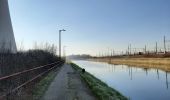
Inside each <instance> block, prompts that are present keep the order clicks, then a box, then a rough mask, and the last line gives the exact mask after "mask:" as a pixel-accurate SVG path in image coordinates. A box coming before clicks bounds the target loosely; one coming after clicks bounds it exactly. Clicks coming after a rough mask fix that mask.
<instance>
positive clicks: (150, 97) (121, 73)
mask: <svg viewBox="0 0 170 100" xmlns="http://www.w3.org/2000/svg"><path fill="white" fill-rule="evenodd" d="M73 62H74V63H75V64H77V65H79V66H80V67H81V68H84V69H86V71H87V72H89V73H91V74H92V75H93V76H95V77H97V78H98V79H100V80H102V81H103V82H105V83H107V84H108V86H110V87H112V88H114V89H116V90H118V91H119V92H121V93H122V94H123V95H124V96H126V97H128V98H130V100H170V89H169V85H170V73H169V72H165V71H163V70H159V69H152V68H151V69H146V68H142V67H138V66H134V67H133V66H127V65H114V64H109V63H105V62H94V61H87V60H86V61H83V60H77V61H76V60H74V61H73Z"/></svg>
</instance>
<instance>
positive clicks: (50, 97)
mask: <svg viewBox="0 0 170 100" xmlns="http://www.w3.org/2000/svg"><path fill="white" fill-rule="evenodd" d="M42 100H96V99H95V97H94V96H93V95H92V93H91V91H90V90H89V88H88V87H87V85H86V84H85V83H84V82H83V81H82V80H81V78H80V76H79V74H78V73H77V72H75V71H74V70H73V68H72V67H71V66H70V65H68V64H65V65H64V66H63V67H62V68H61V69H60V71H59V73H58V74H57V76H56V77H55V79H54V81H53V82H52V83H51V85H50V86H49V88H48V90H47V91H46V93H45V95H44V96H43V98H42Z"/></svg>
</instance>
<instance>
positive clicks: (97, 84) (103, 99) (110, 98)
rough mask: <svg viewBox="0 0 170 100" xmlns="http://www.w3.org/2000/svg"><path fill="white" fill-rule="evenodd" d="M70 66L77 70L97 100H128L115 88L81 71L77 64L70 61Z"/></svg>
mask: <svg viewBox="0 0 170 100" xmlns="http://www.w3.org/2000/svg"><path fill="white" fill-rule="evenodd" d="M71 66H72V67H73V68H74V69H75V70H76V72H78V73H79V74H80V76H81V78H82V80H84V81H85V82H86V84H87V85H88V86H89V88H90V90H91V91H92V92H93V93H94V94H95V96H96V97H97V98H98V100H128V99H127V98H126V97H125V96H123V95H122V94H121V93H119V92H118V91H117V90H115V89H113V88H111V87H109V86H108V85H107V84H106V83H104V82H102V81H101V80H99V79H97V78H96V77H94V76H93V75H91V74H90V73H88V72H86V71H85V72H83V70H82V68H80V67H79V66H78V65H76V64H74V63H71Z"/></svg>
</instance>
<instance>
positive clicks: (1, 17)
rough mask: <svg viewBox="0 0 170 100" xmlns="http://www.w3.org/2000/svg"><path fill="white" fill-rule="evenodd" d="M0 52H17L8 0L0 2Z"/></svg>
mask: <svg viewBox="0 0 170 100" xmlns="http://www.w3.org/2000/svg"><path fill="white" fill-rule="evenodd" d="M0 52H1V53H2V52H11V53H16V52H17V47H16V43H15V38H14V33H13V29H12V23H11V18H10V13H9V7H8V0H0Z"/></svg>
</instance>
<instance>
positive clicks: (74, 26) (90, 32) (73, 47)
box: [9, 0, 170, 55]
mask: <svg viewBox="0 0 170 100" xmlns="http://www.w3.org/2000/svg"><path fill="white" fill-rule="evenodd" d="M9 6H10V13H11V19H12V24H13V28H14V32H15V38H16V41H17V42H18V43H20V42H23V44H24V46H25V49H28V48H32V45H33V43H34V42H35V41H36V42H38V43H42V42H49V43H56V44H58V30H59V29H63V28H64V29H66V30H67V31H66V32H63V34H62V36H63V38H62V40H63V45H66V46H67V54H84V53H85V54H92V55H95V54H96V53H98V52H102V51H105V50H107V49H108V48H114V49H115V50H116V51H119V50H125V49H127V45H128V44H130V43H131V44H132V47H137V48H143V47H144V45H145V44H146V45H147V46H149V47H150V48H153V47H154V45H155V42H156V41H158V45H159V46H160V47H162V41H163V36H164V35H166V36H167V38H168V39H169V40H170V0H9ZM169 44H170V43H169Z"/></svg>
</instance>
